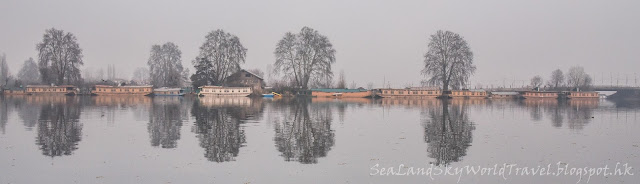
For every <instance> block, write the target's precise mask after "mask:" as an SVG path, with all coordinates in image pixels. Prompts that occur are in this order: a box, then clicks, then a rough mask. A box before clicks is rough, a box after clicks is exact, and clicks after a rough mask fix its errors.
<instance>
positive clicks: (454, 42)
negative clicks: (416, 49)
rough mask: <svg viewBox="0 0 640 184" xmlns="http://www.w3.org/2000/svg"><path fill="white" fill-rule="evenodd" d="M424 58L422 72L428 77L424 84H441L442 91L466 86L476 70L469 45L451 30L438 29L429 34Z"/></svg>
mask: <svg viewBox="0 0 640 184" xmlns="http://www.w3.org/2000/svg"><path fill="white" fill-rule="evenodd" d="M424 58H425V59H424V69H422V74H423V75H424V76H426V77H428V79H427V81H426V84H429V85H437V86H442V89H443V90H444V91H448V90H449V89H450V88H454V89H458V88H462V87H464V86H466V85H467V82H468V80H469V77H471V75H473V73H474V72H475V70H476V67H475V65H473V52H471V49H470V48H469V45H468V44H467V42H466V41H465V40H464V39H463V38H462V37H461V36H460V35H458V34H457V33H454V32H451V31H442V30H439V31H438V32H436V34H434V35H431V38H430V40H429V45H428V50H427V53H426V54H425V55H424Z"/></svg>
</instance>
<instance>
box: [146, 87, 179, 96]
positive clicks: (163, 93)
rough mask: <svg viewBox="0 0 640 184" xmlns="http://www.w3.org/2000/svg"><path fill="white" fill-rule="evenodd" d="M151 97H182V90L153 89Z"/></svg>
mask: <svg viewBox="0 0 640 184" xmlns="http://www.w3.org/2000/svg"><path fill="white" fill-rule="evenodd" d="M153 96H184V90H182V89H181V88H167V87H162V88H157V89H153Z"/></svg>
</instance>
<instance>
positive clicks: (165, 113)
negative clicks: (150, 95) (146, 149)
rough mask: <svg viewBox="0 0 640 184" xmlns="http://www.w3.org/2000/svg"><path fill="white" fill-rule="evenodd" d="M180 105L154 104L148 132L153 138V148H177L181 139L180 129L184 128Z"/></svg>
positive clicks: (168, 103) (161, 102) (169, 103)
mask: <svg viewBox="0 0 640 184" xmlns="http://www.w3.org/2000/svg"><path fill="white" fill-rule="evenodd" d="M180 109H181V108H180V103H179V101H178V103H171V102H163V101H160V102H157V103H153V105H152V107H151V113H149V116H151V117H149V124H148V126H147V130H148V131H149V137H150V138H151V146H154V147H157V146H161V147H162V148H175V147H177V146H178V140H179V139H180V127H181V126H182V113H181V110H180Z"/></svg>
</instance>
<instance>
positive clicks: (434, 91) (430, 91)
mask: <svg viewBox="0 0 640 184" xmlns="http://www.w3.org/2000/svg"><path fill="white" fill-rule="evenodd" d="M374 91H375V93H376V95H377V96H380V97H383V98H393V97H420V98H436V97H438V96H440V95H441V94H442V91H440V89H438V88H432V87H412V88H405V89H391V88H384V89H376V90H374Z"/></svg>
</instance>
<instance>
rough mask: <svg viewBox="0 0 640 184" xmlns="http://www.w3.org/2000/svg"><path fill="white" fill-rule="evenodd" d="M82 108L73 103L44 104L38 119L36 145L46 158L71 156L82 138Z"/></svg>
mask: <svg viewBox="0 0 640 184" xmlns="http://www.w3.org/2000/svg"><path fill="white" fill-rule="evenodd" d="M79 118H80V106H79V105H78V104H73V103H67V104H64V103H47V104H43V105H42V108H41V111H40V118H39V119H38V125H37V128H38V136H37V137H36V145H38V146H39V147H40V150H42V154H43V155H46V156H51V157H55V156H62V155H71V154H72V153H73V151H74V150H76V149H78V142H80V140H81V137H82V124H80V122H79V120H78V119H79Z"/></svg>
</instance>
